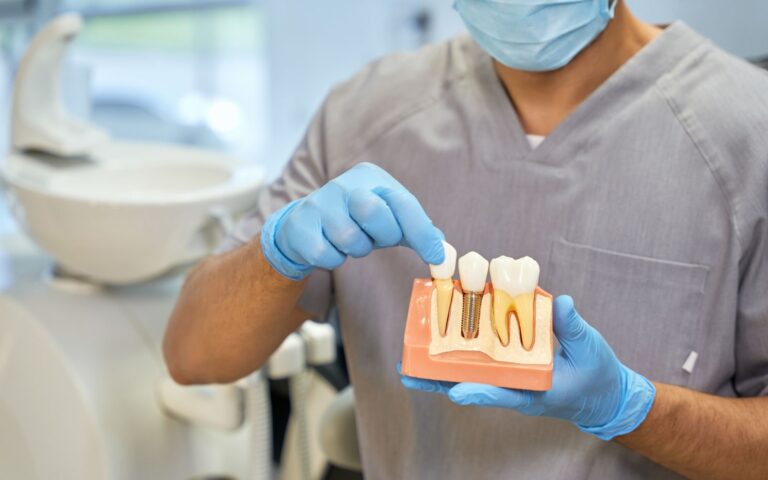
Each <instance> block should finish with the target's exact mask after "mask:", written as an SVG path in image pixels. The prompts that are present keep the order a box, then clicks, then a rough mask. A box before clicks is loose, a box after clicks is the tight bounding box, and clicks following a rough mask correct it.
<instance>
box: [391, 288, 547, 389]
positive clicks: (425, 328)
mask: <svg viewBox="0 0 768 480" xmlns="http://www.w3.org/2000/svg"><path fill="white" fill-rule="evenodd" d="M461 298H462V295H461V286H460V284H459V282H458V281H454V291H453V297H452V303H451V308H450V315H449V320H448V327H447V331H446V334H445V335H444V336H443V335H441V334H440V331H439V330H438V327H437V325H436V323H437V322H436V318H437V316H436V313H435V311H436V308H437V307H436V305H437V301H436V293H435V286H434V283H433V281H432V280H431V279H416V280H415V281H414V283H413V290H412V293H411V300H410V304H409V308H408V317H407V321H406V326H405V335H404V340H403V360H402V373H403V374H404V375H408V376H411V377H416V378H424V379H429V380H441V381H448V382H473V383H484V384H489V385H495V386H497V387H505V388H515V389H523V390H535V391H545V390H549V389H550V388H551V387H552V365H553V357H554V334H553V332H552V295H550V294H549V293H547V292H546V291H544V290H542V289H541V288H538V287H537V288H536V290H535V296H534V298H535V300H534V302H535V303H534V319H535V327H534V328H535V341H534V344H533V347H532V348H531V349H530V350H526V349H524V348H523V347H522V345H521V342H520V330H519V327H518V325H517V321H516V317H515V315H514V314H512V315H510V317H509V322H508V324H509V329H510V330H509V332H510V340H509V342H508V345H503V344H502V343H501V341H500V340H499V336H498V335H497V334H496V331H495V327H494V325H493V322H492V318H491V316H492V308H491V304H492V301H493V290H492V286H491V285H490V284H488V285H487V286H486V290H485V292H484V295H483V300H482V306H481V312H482V313H481V317H480V332H479V335H478V337H477V338H475V339H466V338H464V337H463V336H462V335H461V325H460V324H461V309H462V300H461Z"/></svg>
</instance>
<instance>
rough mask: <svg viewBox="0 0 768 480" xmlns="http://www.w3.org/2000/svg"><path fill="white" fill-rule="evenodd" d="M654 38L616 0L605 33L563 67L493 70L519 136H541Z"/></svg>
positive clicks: (652, 30) (653, 31)
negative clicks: (520, 127) (514, 116)
mask: <svg viewBox="0 0 768 480" xmlns="http://www.w3.org/2000/svg"><path fill="white" fill-rule="evenodd" d="M660 33H661V29H659V28H657V27H654V26H653V25H649V24H647V23H643V22H641V21H640V20H638V19H637V18H635V17H634V16H633V15H632V13H631V12H630V11H629V9H628V8H627V7H626V6H625V5H624V2H623V1H621V0H619V4H618V5H617V6H616V15H615V17H614V18H613V20H611V22H610V23H609V24H608V27H607V28H606V29H605V31H604V32H603V33H602V34H601V35H600V36H599V37H598V38H597V39H596V40H595V41H594V42H593V43H592V44H591V45H590V46H589V47H587V48H586V49H585V50H584V51H583V52H581V53H580V54H579V55H578V56H577V57H576V58H575V59H574V60H573V61H572V62H571V63H570V64H568V65H567V66H566V67H564V68H562V69H560V70H556V71H554V72H541V73H538V72H524V71H521V70H515V69H512V68H509V67H506V66H504V65H502V64H500V63H499V62H496V61H494V64H495V67H496V73H497V75H498V76H499V78H500V79H501V81H502V83H503V84H504V87H505V89H506V90H507V93H508V94H509V96H510V98H511V99H512V103H513V104H514V106H515V109H516V110H517V114H518V117H519V118H520V121H521V123H522V125H523V128H524V129H525V132H526V133H527V134H529V135H543V136H547V135H549V134H550V133H551V132H552V131H553V130H555V129H556V128H557V126H558V125H560V124H561V123H562V122H563V121H564V120H565V119H566V118H567V117H568V115H570V114H571V113H572V112H573V111H574V110H576V108H577V107H578V106H579V105H580V104H581V103H582V102H583V101H584V100H586V99H587V97H589V96H590V95H591V94H592V93H593V92H594V91H595V90H597V88H598V87H599V86H600V85H601V84H602V83H603V82H605V81H606V80H607V79H608V78H609V77H610V76H611V75H613V73H614V72H616V71H617V70H618V69H619V68H620V67H621V66H622V65H624V64H625V63H626V62H627V61H628V60H629V59H630V58H632V57H633V56H634V55H635V54H636V53H637V52H639V51H640V50H641V49H642V48H643V47H644V46H645V45H647V44H648V43H650V42H651V41H652V40H653V39H654V38H656V37H657V36H658V35H659V34H660Z"/></svg>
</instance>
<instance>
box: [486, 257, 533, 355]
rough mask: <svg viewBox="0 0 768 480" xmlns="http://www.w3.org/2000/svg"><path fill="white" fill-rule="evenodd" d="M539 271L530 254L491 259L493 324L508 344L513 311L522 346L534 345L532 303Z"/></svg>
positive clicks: (531, 346)
mask: <svg viewBox="0 0 768 480" xmlns="http://www.w3.org/2000/svg"><path fill="white" fill-rule="evenodd" d="M539 272H540V269H539V264H538V262H536V260H534V259H532V258H531V257H524V258H521V259H519V260H515V259H514V258H510V257H498V258H494V259H493V260H492V261H491V284H492V285H493V326H494V329H495V330H496V334H497V335H498V336H499V340H500V341H501V343H502V344H503V345H509V322H510V321H511V320H510V315H511V314H512V313H514V314H515V316H516V317H517V324H518V326H519V329H520V342H521V343H522V345H523V348H524V349H526V350H529V351H530V350H531V348H533V342H534V318H533V303H534V295H535V292H536V287H537V286H538V284H539Z"/></svg>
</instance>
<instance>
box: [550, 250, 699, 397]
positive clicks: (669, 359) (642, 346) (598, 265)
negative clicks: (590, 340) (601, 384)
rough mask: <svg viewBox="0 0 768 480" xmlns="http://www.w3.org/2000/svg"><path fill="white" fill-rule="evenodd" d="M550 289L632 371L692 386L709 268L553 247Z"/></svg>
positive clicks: (615, 253) (602, 251)
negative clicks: (691, 364)
mask: <svg viewBox="0 0 768 480" xmlns="http://www.w3.org/2000/svg"><path fill="white" fill-rule="evenodd" d="M546 271H547V272H548V275H547V276H548V277H549V278H548V280H547V283H546V285H547V287H548V288H550V291H552V292H553V293H556V294H568V295H571V296H572V297H573V298H574V300H575V302H576V307H577V308H578V309H579V312H580V313H581V314H582V316H583V317H584V318H585V319H586V320H587V322H588V323H589V324H591V325H592V326H593V327H595V328H596V329H597V330H598V331H599V332H600V333H601V334H602V335H603V336H604V337H605V339H606V340H607V341H608V344H609V345H611V347H612V348H613V350H614V351H615V352H616V355H618V357H619V359H620V360H621V361H622V362H623V363H624V364H625V365H627V366H628V367H629V368H631V369H633V370H635V371H637V372H638V373H640V374H642V375H644V376H647V377H648V378H651V379H653V380H658V381H661V382H665V383H670V384H674V385H680V386H687V385H688V383H689V381H690V375H691V374H690V373H688V372H686V371H685V370H684V369H683V364H684V363H685V362H686V360H687V359H688V358H689V356H690V355H691V352H694V351H696V347H695V340H696V335H697V331H698V329H699V319H700V318H701V315H702V312H701V309H702V305H703V296H704V291H705V290H704V289H705V285H706V281H707V274H708V273H709V268H708V267H706V266H704V265H694V264H687V263H680V262H671V261H666V260H658V259H654V258H649V257H641V256H636V255H629V254H625V253H619V252H615V251H609V250H604V249H600V248H595V247H591V246H588V245H579V244H575V243H571V242H569V241H567V240H563V239H561V240H556V241H554V242H553V244H552V248H551V252H550V258H549V266H548V268H547V270H546Z"/></svg>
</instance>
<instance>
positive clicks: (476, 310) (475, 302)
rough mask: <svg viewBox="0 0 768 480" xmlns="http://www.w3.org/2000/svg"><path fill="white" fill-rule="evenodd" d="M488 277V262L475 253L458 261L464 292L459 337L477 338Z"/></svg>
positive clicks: (470, 253)
mask: <svg viewBox="0 0 768 480" xmlns="http://www.w3.org/2000/svg"><path fill="white" fill-rule="evenodd" d="M487 277H488V260H486V259H485V258H483V257H482V255H480V254H479V253H477V252H469V253H468V254H466V255H464V256H463V257H461V258H460V259H459V279H460V280H461V289H462V290H463V291H464V301H463V304H462V311H461V335H462V336H463V337H464V338H468V339H473V338H477V335H478V332H479V331H480V330H479V327H480V311H481V308H480V307H481V305H482V302H483V292H484V291H485V279H486V278H487Z"/></svg>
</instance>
